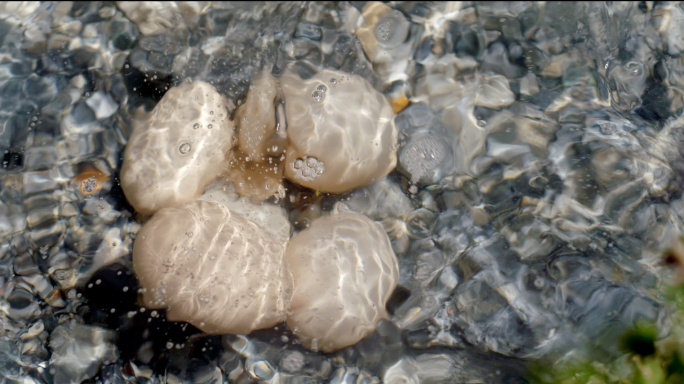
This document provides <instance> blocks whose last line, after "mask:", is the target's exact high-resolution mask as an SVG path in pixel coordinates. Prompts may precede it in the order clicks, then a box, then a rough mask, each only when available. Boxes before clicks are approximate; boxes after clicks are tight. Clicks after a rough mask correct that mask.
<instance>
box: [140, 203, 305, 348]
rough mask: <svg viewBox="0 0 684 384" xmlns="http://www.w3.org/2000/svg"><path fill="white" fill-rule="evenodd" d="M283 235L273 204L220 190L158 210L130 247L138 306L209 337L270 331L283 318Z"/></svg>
mask: <svg viewBox="0 0 684 384" xmlns="http://www.w3.org/2000/svg"><path fill="white" fill-rule="evenodd" d="M289 231H290V226H289V223H288V222H287V219H286V217H285V213H284V211H283V210H282V209H281V208H280V207H276V206H272V205H267V204H263V205H254V204H251V203H250V202H249V201H248V200H245V199H238V198H237V196H236V195H235V194H234V193H232V192H228V193H223V192H222V190H209V191H207V193H205V194H204V195H203V196H201V197H200V198H198V199H196V200H193V201H190V202H186V203H183V204H178V205H175V206H172V207H168V208H164V209H162V210H160V211H159V212H157V213H156V214H155V215H154V216H153V217H152V218H151V219H150V221H148V222H147V223H145V225H144V226H143V227H142V229H141V230H140V232H139V233H138V236H137V240H136V242H135V245H134V248H133V268H134V270H135V272H136V275H137V276H138V278H139V280H140V283H141V285H142V286H143V288H144V289H145V291H144V294H143V302H144V303H145V305H146V307H148V308H150V309H161V308H166V309H167V319H168V320H170V321H186V322H189V323H191V324H193V325H194V326H196V327H198V328H199V329H201V330H202V331H204V332H207V333H212V334H221V333H233V334H247V333H249V332H251V331H253V330H255V329H262V328H269V327H272V326H274V325H276V324H277V323H279V322H281V321H283V320H284V319H285V311H286V309H287V305H288V302H289V299H290V295H291V285H292V280H291V277H290V275H289V273H288V272H287V269H286V267H285V264H284V260H283V257H284V253H285V247H286V244H287V239H288V237H289ZM188 233H190V234H191V235H190V236H188V235H187V234H188Z"/></svg>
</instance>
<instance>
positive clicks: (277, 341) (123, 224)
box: [0, 2, 684, 383]
mask: <svg viewBox="0 0 684 384" xmlns="http://www.w3.org/2000/svg"><path fill="white" fill-rule="evenodd" d="M389 5H390V6H391V8H392V9H393V10H394V11H396V12H392V13H391V14H390V16H388V17H384V16H383V17H384V18H383V17H381V18H379V20H378V23H377V25H374V24H372V23H370V24H368V23H366V24H364V22H363V21H359V16H360V15H361V13H363V12H364V10H366V11H365V12H366V15H365V18H364V19H365V20H372V19H373V17H374V16H373V14H370V13H371V12H370V11H367V10H368V9H371V8H370V7H369V6H366V8H364V4H362V3H357V2H354V3H351V4H350V3H339V4H337V3H306V4H300V3H284V4H271V3H269V4H253V3H222V2H197V3H189V2H176V3H172V4H169V5H168V6H164V7H159V6H157V5H155V4H154V3H150V4H148V5H147V6H148V7H149V9H147V10H146V11H145V10H142V9H136V8H135V7H134V6H130V5H126V4H115V3H107V2H93V3H72V2H44V3H33V2H25V3H23V4H22V5H20V6H16V5H13V4H10V3H2V4H0V20H1V21H0V39H1V40H0V43H1V44H0V128H1V129H0V147H1V148H0V149H2V150H3V151H4V154H3V160H2V169H1V170H0V172H1V173H0V178H1V182H2V184H1V185H0V202H1V204H0V236H2V238H3V239H2V244H1V245H0V255H1V256H2V258H1V260H2V262H1V263H0V265H1V266H2V267H1V269H0V276H1V280H0V282H1V283H2V303H1V305H0V308H2V314H1V319H2V324H3V331H2V332H3V333H2V336H1V337H0V340H1V342H0V347H1V349H2V354H0V356H2V364H3V368H2V375H4V377H5V378H6V379H7V380H8V382H12V381H19V380H33V381H34V382H40V383H42V382H47V383H51V382H55V383H64V382H81V381H83V380H88V381H89V382H107V381H109V382H111V383H113V382H125V381H135V382H163V381H169V382H188V383H190V382H192V383H196V382H197V383H199V382H202V383H204V382H228V381H230V382H233V381H235V382H255V381H269V382H276V381H284V382H335V383H341V382H345V383H346V382H349V383H351V382H375V381H383V382H387V383H399V382H415V383H418V382H426V383H427V382H434V383H440V382H486V383H496V382H515V381H516V380H521V379H520V378H521V377H522V375H523V374H524V366H523V365H524V363H525V362H527V361H531V360H534V359H538V358H542V357H548V358H551V359H553V358H554V357H557V356H562V355H564V354H565V353H566V352H567V351H575V352H579V353H582V354H584V353H587V354H589V355H595V356H596V357H597V358H598V357H600V358H611V357H615V356H617V355H618V354H619V351H618V350H617V345H615V344H614V343H613V342H612V341H613V340H614V337H615V336H616V335H618V334H619V333H620V332H622V330H623V329H626V328H627V327H629V326H630V325H631V324H632V323H633V322H634V321H635V320H636V319H638V318H645V319H648V320H654V321H656V322H658V323H659V324H660V325H662V327H663V329H667V327H668V324H669V323H668V318H667V314H668V309H667V307H665V306H664V305H663V304H662V301H661V298H660V297H659V295H658V293H657V292H658V291H657V288H658V287H659V285H660V284H661V279H662V277H663V271H661V269H660V266H659V263H660V257H659V255H660V252H661V250H662V248H664V247H665V246H666V245H667V244H668V242H669V241H670V238H671V237H672V236H673V235H675V234H677V233H679V232H681V226H682V217H683V215H684V205H683V202H682V198H681V185H682V176H683V173H682V171H683V170H684V168H683V167H682V157H681V153H680V148H682V137H681V127H682V123H681V121H680V119H679V116H680V114H681V108H682V107H683V106H684V102H683V101H682V100H683V99H682V91H681V90H682V63H681V62H680V61H681V53H682V51H684V46H683V45H682V44H681V42H680V40H681V35H682V33H683V32H682V29H681V28H682V27H681V25H680V24H681V23H679V22H678V20H679V19H681V18H682V16H684V10H682V8H681V7H680V6H679V5H677V4H667V3H658V4H655V5H654V4H653V3H651V2H636V3H627V2H613V3H610V4H606V3H554V2H546V3H533V2H512V3H473V2H456V3H417V2H406V3H396V4H395V3H390V4H389ZM155 7H156V8H155ZM146 12H147V13H146ZM378 12H379V11H378ZM145 15H146V16H145ZM387 20H390V22H387ZM364 28H365V29H366V30H367V31H370V34H368V33H366V35H365V36H366V37H364V32H363V31H362V29H364ZM368 36H370V37H368ZM388 57H389V58H391V59H389V60H388V59H387V58H388ZM288 66H289V67H290V68H293V69H294V70H295V71H296V72H297V73H298V74H299V75H300V76H301V77H303V78H307V77H310V76H312V75H314V74H315V73H317V72H318V71H321V70H323V69H325V68H330V69H337V70H341V71H345V72H349V73H354V74H357V75H360V76H362V77H363V78H365V79H366V80H368V81H369V82H370V83H371V84H372V85H373V86H374V87H375V88H376V89H377V90H379V91H381V92H383V93H385V94H386V95H387V97H388V98H389V99H390V100H391V101H392V105H393V107H395V112H398V113H397V114H396V116H395V124H396V126H397V130H398V131H399V144H400V146H399V149H398V158H399V164H398V168H397V170H395V171H394V172H392V173H391V174H390V175H389V176H388V177H387V178H386V179H384V180H382V181H381V182H379V183H377V184H375V185H373V186H369V187H365V188H362V189H360V190H356V191H350V192H347V193H344V194H341V195H329V194H317V193H315V192H314V191H311V190H308V189H306V188H303V187H299V186H297V185H295V184H291V183H287V184H286V187H287V190H288V192H287V197H286V198H285V199H281V200H280V201H279V204H281V205H282V206H283V207H285V208H286V209H287V211H288V213H289V219H290V221H291V222H292V223H293V225H294V227H295V228H296V229H297V230H300V229H302V228H305V227H306V225H307V224H308V223H310V221H311V220H313V219H315V218H316V217H317V215H319V213H320V212H321V211H323V212H325V211H329V210H331V209H332V207H333V205H334V203H336V202H338V201H345V202H346V203H347V204H348V205H349V206H350V208H352V209H354V210H356V211H358V212H361V213H363V214H365V215H367V216H368V217H370V218H371V219H373V220H376V221H378V222H380V223H381V224H382V225H383V227H384V228H385V229H386V231H387V233H388V235H389V236H390V239H391V240H392V246H393V249H394V251H395V253H396V255H397V257H398V260H399V266H400V282H399V287H398V288H397V290H396V291H395V293H394V295H393V296H392V298H391V299H390V302H389V304H388V309H389V311H390V313H391V314H392V318H391V320H390V321H387V322H382V323H380V324H379V326H378V329H377V330H376V331H375V332H374V333H373V334H372V335H371V336H369V337H368V338H366V339H364V340H362V341H361V342H359V343H358V344H357V345H355V346H353V347H349V348H345V349H343V350H341V351H338V352H335V353H332V354H323V353H317V352H312V351H310V350H307V349H305V348H303V347H302V346H301V345H300V344H299V343H298V342H297V338H296V337H295V336H293V335H292V333H291V331H290V330H289V329H288V328H287V327H286V326H285V325H284V324H283V325H279V326H277V327H275V328H272V329H268V330H262V331H256V332H254V333H252V334H251V335H249V336H224V337H221V336H206V335H203V334H202V333H201V332H199V331H198V330H196V329H195V328H194V327H192V326H191V325H188V324H185V323H171V322H167V321H166V320H165V314H164V312H163V311H161V310H157V311H151V310H145V309H144V308H143V307H140V306H139V305H138V301H137V287H138V284H137V281H136V278H135V276H134V274H133V273H132V270H131V250H132V244H133V242H134V240H135V234H136V233H137V231H138V230H139V228H140V225H141V224H142V223H143V222H144V220H145V218H144V217H141V216H140V215H137V214H136V213H135V211H134V210H133V209H132V208H131V207H130V205H129V204H128V203H127V201H126V199H125V197H124V196H123V193H122V190H121V187H120V186H119V185H118V181H117V179H118V174H119V170H120V168H121V163H122V151H123V149H124V148H125V145H126V143H127V139H128V138H129V137H130V134H131V130H132V127H133V125H134V123H135V122H136V120H137V119H139V114H138V113H139V109H140V108H143V109H145V110H148V111H149V110H151V109H152V108H153V107H154V106H155V105H156V104H157V102H158V101H159V100H160V99H161V97H162V96H163V94H164V93H165V92H166V91H167V90H168V89H169V88H170V87H173V86H175V85H177V84H178V83H180V82H181V81H183V80H184V79H186V78H191V79H197V80H204V81H206V82H209V83H211V84H213V85H214V86H215V87H216V89H217V90H218V91H219V92H220V93H221V94H223V95H224V96H225V97H227V98H228V99H229V100H230V101H231V102H232V103H233V106H232V109H234V108H235V106H236V105H239V104H240V103H241V102H242V101H243V100H244V99H245V97H246V93H247V91H248V88H249V85H250V82H251V79H252V78H253V77H254V75H255V74H256V73H257V72H258V70H260V69H262V68H266V69H267V70H270V71H271V73H273V75H274V76H280V75H282V74H283V73H284V71H285V69H286V68H288ZM403 97H406V99H404V98H403ZM405 100H407V101H410V104H409V105H408V106H407V107H406V103H405ZM350 113H353V112H350ZM26 377H30V378H31V379H23V378H26Z"/></svg>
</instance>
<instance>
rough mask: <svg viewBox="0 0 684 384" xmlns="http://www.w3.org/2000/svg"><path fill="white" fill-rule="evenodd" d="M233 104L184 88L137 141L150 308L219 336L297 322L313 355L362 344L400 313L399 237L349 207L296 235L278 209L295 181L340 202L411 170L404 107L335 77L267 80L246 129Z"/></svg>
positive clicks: (261, 82)
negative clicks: (276, 200) (393, 301)
mask: <svg viewBox="0 0 684 384" xmlns="http://www.w3.org/2000/svg"><path fill="white" fill-rule="evenodd" d="M227 106H228V103H227V101H226V100H225V99H224V98H223V96H222V95H220V94H219V93H218V92H217V91H216V90H215V88H214V87H213V86H212V85H210V84H208V83H205V82H202V81H194V82H184V83H182V84H181V85H179V86H177V87H174V88H172V89H170V90H169V91H168V92H167V93H166V94H165V95H164V97H163V98H162V100H161V101H160V102H159V103H158V105H157V106H156V107H155V108H154V110H153V111H152V112H151V113H150V114H149V116H148V117H147V118H146V120H144V121H142V123H141V124H139V125H138V126H136V127H135V129H134V131H133V133H132V135H131V137H130V139H129V143H128V146H127V148H126V150H125V152H124V163H123V167H122V170H121V186H122V188H123V190H124V193H125V195H126V197H127V199H128V201H129V202H130V203H131V205H132V206H133V207H134V208H135V209H136V211H138V212H139V213H141V214H145V215H151V218H150V219H149V220H148V221H147V222H146V223H145V225H144V226H143V228H142V229H141V231H140V232H139V234H138V236H137V238H136V241H135V245H134V249H133V267H134V269H135V272H136V274H137V275H138V277H139V279H140V282H141V285H142V286H143V288H144V289H143V301H144V303H145V305H146V306H148V307H150V308H165V309H167V318H168V319H169V320H171V321H186V322H189V323H191V324H193V325H195V326H196V327H198V328H199V329H201V330H203V331H205V332H207V333H234V334H246V333H249V332H251V331H253V330H256V329H262V328H268V327H272V326H274V325H276V324H277V323H279V322H282V321H287V323H288V324H289V325H290V327H291V328H292V330H293V331H295V333H296V334H297V335H298V337H299V338H300V339H301V340H302V342H303V343H304V344H305V345H307V346H309V347H311V348H315V349H319V350H323V351H333V350H336V349H339V348H343V347H346V346H349V345H352V344H355V343H356V342H358V341H359V340H360V339H362V338H363V337H365V336H366V335H368V334H369V333H370V332H372V331H373V329H374V328H375V326H376V324H377V322H378V321H379V320H380V319H383V318H387V317H388V315H387V312H386V309H385V304H386V302H387V300H388V299H389V296H390V294H391V293H392V291H393V290H394V288H395V286H396V283H397V280H398V277H399V276H398V273H399V272H398V266H397V260H396V256H395V254H394V252H393V251H392V247H391V244H390V241H389V238H388V236H387V234H386V233H385V232H384V230H383V228H382V227H381V226H380V225H379V224H377V223H375V222H374V221H372V220H371V219H369V218H367V217H366V216H364V215H361V214H357V213H353V212H350V211H343V210H341V211H342V212H337V211H336V212H334V213H333V214H332V215H330V216H329V217H322V218H319V219H317V220H316V221H315V222H314V223H313V224H312V225H311V226H310V227H309V228H307V229H305V230H303V231H301V232H299V233H297V234H295V235H294V236H292V238H291V232H292V230H291V225H290V223H289V222H288V220H287V217H286V213H285V211H284V210H283V209H282V208H280V207H279V206H276V205H274V204H270V203H268V202H265V201H264V200H265V199H266V198H267V197H269V196H272V195H274V194H278V193H281V192H282V189H283V187H282V180H283V178H287V179H289V180H290V181H292V182H294V183H297V184H300V185H302V186H304V187H308V188H311V189H315V190H317V191H320V192H329V193H340V192H345V191H348V190H352V189H355V188H358V187H361V186H364V185H368V184H371V183H373V182H375V181H378V180H380V179H382V178H383V177H385V176H386V175H387V174H388V173H389V172H390V171H392V170H393V169H394V168H395V166H396V163H397V154H396V147H397V132H396V128H395V125H394V120H393V117H394V113H393V111H392V106H391V105H390V103H389V102H388V101H387V100H386V99H385V97H384V96H383V95H382V94H380V93H379V92H377V91H376V90H375V89H373V87H372V86H371V85H370V84H369V83H368V82H367V81H366V80H364V79H363V78H361V77H359V76H356V75H352V74H347V73H342V72H339V71H333V70H323V71H320V72H319V73H318V74H316V75H315V76H313V77H311V78H309V79H306V80H303V79H301V78H300V77H299V76H298V75H296V74H294V73H292V72H286V73H285V74H283V75H282V76H281V77H280V78H278V79H276V78H274V77H273V76H272V75H271V74H270V73H267V72H264V73H262V74H261V75H259V76H258V77H257V78H255V80H254V81H253V84H252V86H251V87H250V90H249V93H248V95H247V99H246V100H245V103H244V104H242V105H241V106H240V107H239V108H238V110H237V111H236V112H235V117H234V119H232V120H231V118H230V116H229V111H228V107H227ZM234 136H235V137H234Z"/></svg>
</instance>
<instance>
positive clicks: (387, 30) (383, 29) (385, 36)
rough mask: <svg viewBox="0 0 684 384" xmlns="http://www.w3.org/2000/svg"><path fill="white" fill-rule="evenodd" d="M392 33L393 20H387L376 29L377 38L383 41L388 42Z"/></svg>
mask: <svg viewBox="0 0 684 384" xmlns="http://www.w3.org/2000/svg"><path fill="white" fill-rule="evenodd" d="M391 33H392V19H386V20H384V21H382V22H381V23H379V24H378V26H377V27H376V28H375V36H377V37H378V39H380V40H382V41H387V40H389V38H390V34H391Z"/></svg>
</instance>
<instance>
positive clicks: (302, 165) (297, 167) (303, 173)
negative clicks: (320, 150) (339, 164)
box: [292, 156, 325, 181]
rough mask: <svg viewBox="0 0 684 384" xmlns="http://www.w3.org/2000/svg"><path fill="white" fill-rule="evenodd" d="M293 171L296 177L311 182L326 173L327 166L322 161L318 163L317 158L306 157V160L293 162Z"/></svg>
mask: <svg viewBox="0 0 684 384" xmlns="http://www.w3.org/2000/svg"><path fill="white" fill-rule="evenodd" d="M292 169H294V177H295V178H297V179H303V180H306V181H311V180H313V179H315V178H317V177H318V176H321V175H323V172H325V165H324V164H323V162H322V161H318V159H316V158H315V157H306V156H305V157H304V159H296V160H295V161H294V162H292Z"/></svg>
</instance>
